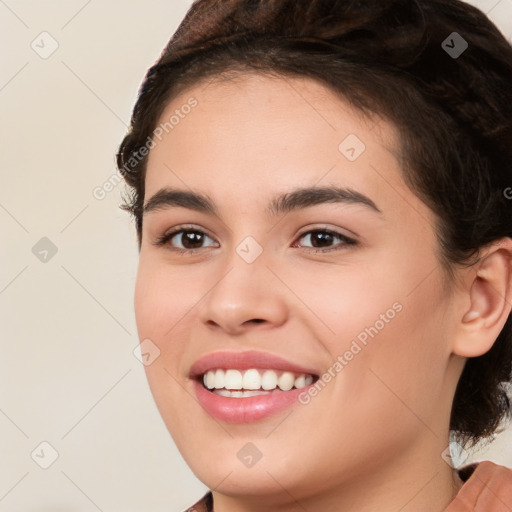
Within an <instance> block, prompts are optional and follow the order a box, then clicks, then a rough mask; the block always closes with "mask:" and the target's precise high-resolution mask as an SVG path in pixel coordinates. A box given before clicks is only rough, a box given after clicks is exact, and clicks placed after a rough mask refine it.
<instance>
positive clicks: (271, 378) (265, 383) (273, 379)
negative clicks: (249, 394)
mask: <svg viewBox="0 0 512 512" xmlns="http://www.w3.org/2000/svg"><path fill="white" fill-rule="evenodd" d="M261 387H262V388H263V389H267V390H269V389H275V388H276V387H277V374H276V372H274V371H272V370H267V371H266V372H265V373H264V374H263V377H262V378H261Z"/></svg>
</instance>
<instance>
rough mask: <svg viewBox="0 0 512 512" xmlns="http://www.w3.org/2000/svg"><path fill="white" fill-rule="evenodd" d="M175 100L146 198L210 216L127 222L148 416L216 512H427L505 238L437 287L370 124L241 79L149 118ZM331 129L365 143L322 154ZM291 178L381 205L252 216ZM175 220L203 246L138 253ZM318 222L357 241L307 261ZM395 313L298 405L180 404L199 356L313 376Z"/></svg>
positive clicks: (495, 307) (412, 213)
mask: <svg viewBox="0 0 512 512" xmlns="http://www.w3.org/2000/svg"><path fill="white" fill-rule="evenodd" d="M191 96H193V97H195V98H196V99H197V101H198V105H197V106H196V107H195V108H194V109H193V110H192V111H191V113H190V114H188V115H187V116H186V118H184V119H183V120H181V122H180V123H179V125H178V126H176V127H175V128H174V129H173V130H172V131H169V133H168V134H167V135H166V136H165V137H163V138H162V140H161V141H158V143H157V144H156V146H155V147H153V148H152V149H151V151H150V154H149V160H148V167H147V176H146V194H145V199H146V201H147V200H149V198H151V197H152V196H153V195H154V194H155V193H156V192H158V191H159V190H160V189H161V188H162V187H174V188H179V189H181V190H193V191H194V192H198V193H202V194H205V195H207V196H208V197H209V198H210V199H211V200H212V201H213V202H214V203H215V204H216V205H217V208H218V215H210V214H206V213H201V212H197V211H194V210H191V209H186V208H182V207H168V208H163V209H160V210H157V211H152V212H148V213H146V214H145V215H144V218H143V221H144V225H143V232H142V243H141V249H140V260H139V267H138V274H137V283H136V291H135V313H136V321H137V327H138V333H139V337H140V339H141V340H144V339H150V340H151V341H152V342H153V343H154V344H155V345H156V346H157V347H158V348H159V350H160V351H161V352H160V356H159V357H158V358H157V359H156V360H155V361H154V362H153V363H152V364H150V365H148V366H146V373H147V377H148V381H149V385H150V387H151V390H152V393H153V396H154V398H155V401H156V403H157V406H158V408H159V411H160V413H161V415H162V418H163V419H164V421H165V424H166V426H167V428H168V430H169V432H170V433H171V435H172V437H173V438H174V441H175V442H176V445H177V446H178V448H179V450H180V452H181V453H182V455H183V457H184V459H185V460H186V462H187V463H188V464H189V466H190V467H191V469H192V471H193V472H194V473H195V474H196V475H197V477H198V478H199V479H200V480H201V481H202V482H204V483H205V484H206V485H207V486H208V487H209V488H211V489H213V496H214V506H215V511H216V512H235V511H236V512H242V511H247V512H249V511H256V510H273V511H279V512H288V511H290V512H291V511H298V510H308V511H311V512H314V511H320V510H322V511H335V510H336V511H337V510H344V511H347V512H350V511H354V512H355V511H357V512H369V511H374V510H379V511H381V512H391V511H393V512H396V511H397V510H401V512H413V511H414V512H427V511H428V512H432V511H434V512H435V511H443V510H445V509H446V508H447V507H448V506H449V504H450V503H451V502H452V500H453V499H454V498H455V496H456V495H457V493H458V491H459V490H460V489H461V487H462V482H461V481H460V480H459V479H458V476H457V474H456V472H455V471H454V470H453V469H452V468H451V467H450V465H448V464H447V463H446V462H445V460H444V459H443V458H442V456H441V454H442V453H443V452H444V450H445V449H446V447H447V446H448V434H449V416H450V410H451V404H452V400H453V395H454V390H455V386H456V384H457V381H458V379H459V376H460V373H461V371H462V368H463V364H464V361H465V358H466V357H475V356H478V355H481V354H483V353H485V352H486V351H487V350H488V349H489V348H490V347H491V346H492V343H493V342H494V340H495V339H496V337H497V335H498V334H499V332H500V331H501V329H502V327H503V325H504V323H505V321H506V318H507V316H508V314H509V313H510V308H511V306H510V304H511V302H512V297H511V291H510V290H511V282H510V281H511V277H510V257H511V254H512V241H510V240H508V239H504V240H501V241H500V242H499V243H496V244H491V245H490V246H488V247H486V248H485V250H484V251H483V253H482V260H481V262H480V263H479V264H478V265H477V266H475V267H473V268H469V269H468V268H466V269H462V268H461V269H457V280H456V281H455V282H454V283H453V284H452V285H449V286H448V284H447V280H446V275H445V273H444V271H443V268H442V266H441V265H440V263H439V259H438V244H437V239H436V236H435V221H436V219H435V216H434V214H433V213H432V211H430V210H429V208H428V207H427V206H426V205H424V204H423V203H422V202H421V201H420V200H419V199H418V198H417V197H416V196H415V194H414V193H413V192H412V191H411V190H410V189H408V188H407V187H406V185H405V183H404V181H403V179H402V175H401V170H400V167H399V163H398V161H397V159H396V157H395V156H394V155H396V151H397V149H398V143H397V136H396V133H395V130H394V128H393V127H392V126H391V125H390V124H389V123H388V122H386V121H384V120H382V119H379V118H377V117H375V118H374V119H373V120H372V121H369V120H368V119H366V118H364V117H362V115H361V114H360V113H359V112H358V111H355V110H353V109H352V108H351V107H350V106H349V105H348V104H347V103H346V102H345V101H343V100H341V99H340V98H339V97H338V96H336V95H335V94H334V93H333V92H331V91H330V90H328V89H326V88H325V87H324V86H323V85H321V84H319V83H317V82H315V81H313V80H309V79H295V78H294V79H291V78H286V79H283V78H276V77H273V78H271V77H269V76H261V75H255V74H249V75H245V76H241V77H239V78H237V79H231V80H229V81H211V82H208V83H206V82H204V83H200V84H197V85H196V86H194V87H193V88H191V89H189V90H188V91H185V92H183V93H181V94H180V96H178V97H176V98H174V99H173V100H172V101H171V102H170V103H169V105H168V106H167V108H166V110H165V112H164V113H163V115H162V121H164V120H166V119H168V118H169V117H170V116H171V115H172V113H173V112H174V111H175V110H176V109H179V108H180V106H181V105H183V104H185V103H186V102H187V100H188V98H190V97H191ZM349 134H356V135H357V137H358V138H359V139H360V140H361V141H363V142H364V144H365V146H366V149H365V151H364V152H363V153H362V154H361V155H360V156H359V157H358V158H357V159H356V160H355V161H353V162H351V161H349V160H348V159H347V158H346V157H345V156H344V155H343V154H342V153H341V152H340V151H339V150H338V146H339V145H340V143H341V142H342V141H343V140H344V139H345V138H346V137H347V135H349ZM299 186H302V187H304V186H339V187H349V188H351V189H353V190H356V191H358V192H360V193H362V194H364V195H366V196H367V197H369V198H371V200H372V201H373V202H374V203H375V204H376V205H377V206H378V208H379V209H380V210H381V212H382V213H381V214H378V213H376V212H374V211H373V210H371V209H370V208H367V207H365V206H363V205H360V204H340V203H326V204H320V205H316V206H313V207H309V208H302V209H299V210H297V211H293V212H290V213H287V214H286V215H280V216H277V217H274V216H271V215H269V214H268V213H267V212H266V207H267V204H268V202H269V201H270V199H271V198H273V197H274V196H275V195H276V194H280V193H284V192H290V191H291V190H293V189H295V188H296V187H299ZM182 224H186V226H187V228H188V229H191V227H192V228H193V229H194V230H200V231H202V232H204V233H206V236H205V238H204V242H203V246H202V248H200V249H198V250H197V251H196V252H195V253H192V254H190V253H189V254H186V255H183V254H179V253H177V252H175V251H174V250H173V248H176V247H181V248H182V247H183V246H182V245H181V244H182V243H183V238H182V237H181V236H177V237H175V238H173V239H172V242H171V241H169V242H168V243H167V245H166V246H156V245H155V244H154V242H155V241H156V240H157V239H158V238H159V237H161V236H162V235H163V234H164V233H166V232H170V231H171V229H172V228H179V227H180V226H181V225H182ZM322 228H324V229H325V228H328V229H330V230H334V231H336V232H338V233H340V234H342V235H345V236H348V237H350V238H352V239H354V240H355V241H356V242H357V244H356V245H347V244H344V242H343V240H342V239H338V238H334V239H333V240H332V242H331V245H330V247H331V249H333V248H334V249H339V250H331V251H330V252H325V253H314V252H313V251H312V245H313V243H314V241H313V239H312V238H311V237H310V236H308V235H307V234H308V233H310V232H311V230H314V229H317V230H322ZM247 236H252V237H253V238H254V239H255V240H256V241H257V242H258V243H259V245H260V246H261V247H262V249H263V252H262V253H261V255H260V256H259V257H258V258H257V259H256V260H255V261H254V262H252V263H250V264H249V263H247V262H246V261H245V260H244V259H242V258H241V257H240V256H239V255H238V254H237V252H236V248H237V246H238V245H239V244H240V242H241V241H242V240H244V239H245V237H247ZM185 243H186V240H185ZM397 302H398V303H399V304H400V305H401V306H402V310H401V311H400V312H399V313H397V314H396V315H395V317H394V318H393V319H392V320H390V321H389V322H387V323H386V324H385V327H384V328H383V329H382V330H380V331H379V333H378V334H377V335H376V336H375V337H374V338H373V339H369V342H368V344H367V346H365V347H364V349H363V350H361V351H360V352H359V353H358V354H357V356H356V357H354V358H353V359H352V360H351V361H350V362H349V363H348V364H347V365H346V366H345V367H344V368H343V370H342V371H341V372H340V373H339V374H337V375H336V377H335V378H333V379H332V380H331V381H330V382H329V383H327V385H326V386H325V388H324V389H323V390H322V391H321V392H320V393H318V395H317V396H315V397H314V398H313V399H311V401H310V402H309V403H308V404H307V405H302V404H300V403H296V404H294V405H293V406H292V407H291V408H288V409H286V410H284V411H283V412H280V413H278V414H276V415H273V416H271V417H268V418H266V419H263V420H260V421H257V422H254V423H250V424H243V425H240V424H231V423H225V422H221V421H218V420H214V419H213V418H212V417H211V416H209V415H208V414H207V413H206V412H205V411H204V410H203V409H202V407H201V406H200V405H199V403H198V402H197V400H196V399H195V394H194V391H193V386H192V384H193V383H192V381H191V380H190V379H189V370H190V367H191V365H192V364H193V363H194V362H195V361H196V360H197V359H198V358H199V357H201V356H204V355H205V354H209V353H212V352H215V351H220V350H231V351H238V352H242V351H244V350H250V349H255V350H260V351H264V352H267V353H270V354H274V355H277V356H281V357H284V358H285V359H288V360H290V361H292V362H294V363H296V364H299V365H302V366H307V367H312V368H315V370H316V372H317V374H319V375H320V374H322V373H323V372H325V371H326V370H327V369H328V368H330V367H332V365H333V363H334V362H335V361H336V358H337V356H338V355H340V354H341V355H342V354H344V353H345V352H346V351H347V350H348V349H349V348H350V346H351V343H352V340H354V339H355V338H356V336H357V335H358V334H359V333H361V331H363V330H364V329H365V327H369V326H373V325H374V324H375V323H376V320H378V319H379V318H381V317H380V315H382V314H384V313H386V311H387V310H388V309H389V308H391V307H392V305H393V304H394V303H397ZM255 319H258V320H259V321H257V322H255V321H253V320H255ZM248 442H251V443H253V444H254V445H255V446H256V447H257V449H258V450H259V451H260V452H261V454H262V458H261V459H260V460H259V461H258V462H257V464H255V465H254V466H252V467H250V468H247V467H245V466H244V465H243V464H241V462H240V460H239V459H238V457H237V452H238V451H239V450H240V449H241V448H242V447H243V446H244V445H245V444H246V443H248ZM299 447H300V449H299ZM368 489H371V492H368ZM456 510H457V509H456ZM464 510H465V509H464ZM454 512H455V511H454Z"/></svg>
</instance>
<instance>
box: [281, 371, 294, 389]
mask: <svg viewBox="0 0 512 512" xmlns="http://www.w3.org/2000/svg"><path fill="white" fill-rule="evenodd" d="M294 384H295V376H294V375H293V373H290V372H284V373H283V374H282V375H281V377H279V380H278V381H277V385H278V386H279V387H280V388H281V389H282V390H283V391H290V389H292V388H293V385H294Z"/></svg>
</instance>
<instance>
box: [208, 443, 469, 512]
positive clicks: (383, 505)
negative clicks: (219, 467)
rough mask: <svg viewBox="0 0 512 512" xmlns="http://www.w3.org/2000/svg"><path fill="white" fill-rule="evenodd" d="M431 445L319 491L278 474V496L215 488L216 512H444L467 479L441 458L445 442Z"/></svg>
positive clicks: (417, 448) (416, 448) (415, 449)
mask: <svg viewBox="0 0 512 512" xmlns="http://www.w3.org/2000/svg"><path fill="white" fill-rule="evenodd" d="M427 444H429V445H430V450H429V451H428V452H427V453H428V454H430V455H429V456H428V457H425V451H424V450H425V447H424V446H423V447H418V446H415V447H414V449H412V450H411V452H410V453H403V454H401V455H400V456H395V457H394V458H393V459H389V460H387V462H386V465H385V467H383V466H382V465H375V467H374V468H372V469H373V470H369V471H366V472H356V473H357V476H356V477H353V478H348V479H345V480H344V481H343V483H342V484H341V485H338V486H336V487H331V488H329V489H325V490H324V491H323V492H320V493H316V494H311V493H307V494H305V493H303V492H302V490H303V488H308V485H307V484H306V485H305V486H304V485H303V486H301V485H298V486H297V488H290V487H289V486H288V487H287V488H286V487H285V486H284V485H281V486H279V485H277V484H279V482H277V484H276V481H275V478H274V479H273V482H272V483H273V484H274V486H277V487H278V491H277V492H276V493H273V494H272V495H269V494H267V495H266V494H265V493H263V492H256V493H254V494H253V495H251V496H236V495H234V494H233V493H231V492H230V494H231V496H227V495H225V494H222V492H218V491H213V492H212V494H213V502H214V512H256V511H258V512H259V511H261V510H272V511H273V512H303V511H304V510H307V511H308V512H331V511H332V512H339V511H343V512H375V511H376V510H378V511H379V512H397V511H398V510H399V511H400V512H444V510H445V509H446V508H447V507H448V505H449V504H450V503H451V502H452V501H453V500H454V499H455V496H456V495H457V493H458V492H459V490H460V489H461V487H462V485H463V482H462V481H461V479H460V478H459V476H458V473H457V471H456V470H454V469H452V468H451V467H450V466H449V465H448V464H447V463H446V462H445V461H444V460H443V459H442V458H441V452H442V451H443V449H442V448H440V446H441V445H442V443H439V441H438V440H436V442H435V443H432V442H429V443H427ZM432 444H435V445H436V446H435V448H434V449H432V448H433V446H432ZM447 444H448V443H446V445H447ZM269 478H270V477H269Z"/></svg>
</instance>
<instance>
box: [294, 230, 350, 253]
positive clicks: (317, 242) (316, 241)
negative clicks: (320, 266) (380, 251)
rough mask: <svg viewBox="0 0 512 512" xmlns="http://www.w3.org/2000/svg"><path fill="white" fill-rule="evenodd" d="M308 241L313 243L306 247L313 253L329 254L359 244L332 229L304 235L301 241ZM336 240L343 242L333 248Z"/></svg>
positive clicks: (313, 231) (314, 231) (312, 231)
mask: <svg viewBox="0 0 512 512" xmlns="http://www.w3.org/2000/svg"><path fill="white" fill-rule="evenodd" d="M302 238H304V239H306V240H308V241H309V243H311V246H309V247H308V246H306V248H307V249H310V250H312V251H313V252H320V253H321V252H329V251H339V250H341V249H343V248H344V247H346V246H347V245H357V242H356V241H355V240H353V239H352V238H349V237H347V236H345V235H342V234H341V233H338V232H337V231H333V230H331V229H325V228H324V229H312V230H310V231H307V232H306V233H303V234H302V235H301V236H300V237H299V239H302ZM336 240H339V241H341V243H339V244H337V245H334V246H332V243H333V242H335V241H336Z"/></svg>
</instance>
